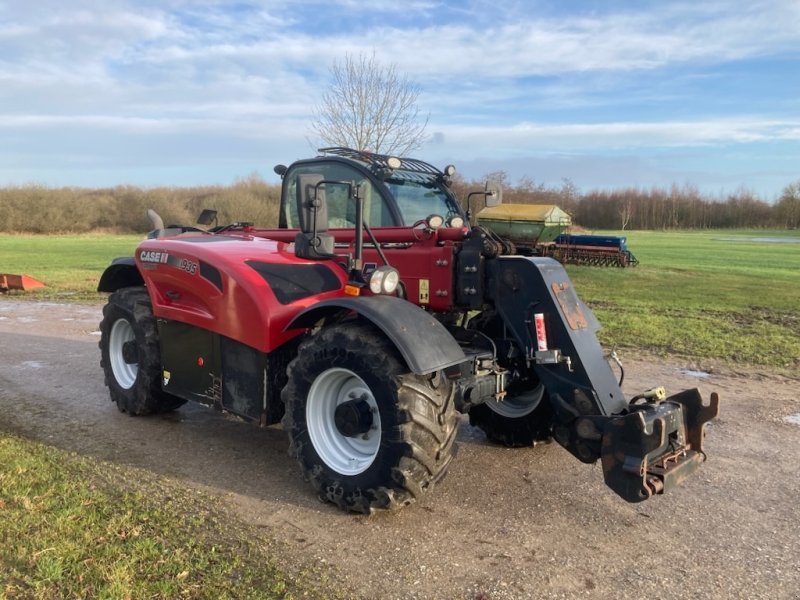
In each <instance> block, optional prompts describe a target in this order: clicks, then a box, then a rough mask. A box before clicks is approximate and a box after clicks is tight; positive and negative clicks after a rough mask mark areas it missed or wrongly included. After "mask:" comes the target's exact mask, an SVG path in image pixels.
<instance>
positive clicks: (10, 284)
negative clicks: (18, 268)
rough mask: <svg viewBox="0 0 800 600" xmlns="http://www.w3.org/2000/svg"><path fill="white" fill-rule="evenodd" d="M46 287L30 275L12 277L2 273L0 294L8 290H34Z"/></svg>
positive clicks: (0, 275) (9, 274)
mask: <svg viewBox="0 0 800 600" xmlns="http://www.w3.org/2000/svg"><path fill="white" fill-rule="evenodd" d="M43 287H45V285H44V284H43V283H42V282H41V281H39V280H38V279H34V278H33V277H29V276H28V275H12V274H11V273H0V292H7V291H8V290H23V291H28V290H33V289H36V288H43Z"/></svg>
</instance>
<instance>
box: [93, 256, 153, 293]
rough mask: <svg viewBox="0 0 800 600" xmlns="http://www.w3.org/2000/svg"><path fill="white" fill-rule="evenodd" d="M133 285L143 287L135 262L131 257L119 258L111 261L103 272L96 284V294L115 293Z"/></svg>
mask: <svg viewBox="0 0 800 600" xmlns="http://www.w3.org/2000/svg"><path fill="white" fill-rule="evenodd" d="M134 285H144V279H142V275H141V273H139V269H138V268H137V267H136V261H135V260H134V258H133V257H132V256H120V257H119V258H115V259H114V260H112V261H111V264H110V265H109V266H108V267H106V270H105V271H103V275H102V276H101V277H100V282H99V283H98V284H97V291H98V292H116V291H117V290H118V289H120V288H124V287H130V286H134Z"/></svg>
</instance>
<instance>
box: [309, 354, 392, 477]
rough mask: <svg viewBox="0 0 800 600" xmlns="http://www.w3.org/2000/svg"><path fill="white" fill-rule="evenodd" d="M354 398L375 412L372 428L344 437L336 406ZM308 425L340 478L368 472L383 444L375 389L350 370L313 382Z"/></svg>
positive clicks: (318, 448)
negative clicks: (337, 418) (337, 424)
mask: <svg viewBox="0 0 800 600" xmlns="http://www.w3.org/2000/svg"><path fill="white" fill-rule="evenodd" d="M355 398H361V399H363V400H364V401H365V402H366V403H367V404H368V405H369V407H370V410H371V411H372V427H371V428H370V430H369V431H368V432H366V433H364V434H360V435H357V436H354V437H347V436H345V435H343V434H342V433H341V432H340V431H339V429H338V428H337V426H336V423H335V419H334V415H335V413H336V407H337V406H339V405H340V404H343V403H345V402H348V401H351V400H353V399H355ZM306 423H307V424H308V434H309V436H310V437H311V443H312V444H313V445H314V449H315V450H316V451H317V454H318V455H319V457H320V458H321V459H322V461H323V462H324V463H325V464H326V465H328V466H329V467H330V468H331V469H333V470H334V471H336V472H337V473H340V474H341V475H358V474H359V473H363V472H364V471H366V470H367V469H368V468H369V466H370V465H371V464H372V462H373V461H374V460H375V457H376V456H377V455H378V450H379V448H380V445H381V418H380V413H379V412H378V403H377V402H376V401H375V397H374V396H373V395H372V390H370V389H369V386H368V385H367V384H366V383H364V380H363V379H361V378H360V377H359V376H358V375H356V374H355V373H353V372H352V371H350V370H348V369H341V368H333V369H328V370H327V371H323V372H322V373H320V375H319V376H318V377H317V378H316V379H315V380H314V383H313V384H312V385H311V390H310V391H309V392H308V400H307V401H306Z"/></svg>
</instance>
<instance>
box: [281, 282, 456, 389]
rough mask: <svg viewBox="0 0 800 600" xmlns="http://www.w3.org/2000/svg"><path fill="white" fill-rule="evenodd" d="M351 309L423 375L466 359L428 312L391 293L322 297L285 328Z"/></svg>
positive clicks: (412, 367) (300, 326) (312, 322)
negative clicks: (383, 336) (384, 336)
mask: <svg viewBox="0 0 800 600" xmlns="http://www.w3.org/2000/svg"><path fill="white" fill-rule="evenodd" d="M342 312H347V313H349V312H354V313H357V314H358V315H359V316H361V317H363V318H365V319H367V320H368V321H369V322H370V323H372V324H373V325H375V326H376V327H378V328H379V329H380V330H381V331H382V332H383V333H384V334H386V337H388V338H389V339H390V340H391V341H392V343H393V344H394V345H395V346H396V347H397V349H398V350H399V351H400V354H401V355H402V356H403V359H405V361H406V364H408V367H409V369H411V371H413V372H414V373H417V374H419V375H426V374H428V373H433V372H434V371H439V370H441V369H446V368H447V367H452V366H453V365H457V364H459V363H462V362H464V361H466V360H467V357H466V356H465V355H464V351H463V350H462V349H461V346H459V345H458V342H456V340H455V338H453V336H452V335H451V334H450V332H449V331H448V330H447V329H446V328H445V327H444V325H442V324H441V323H440V322H439V321H437V320H436V319H435V318H434V317H433V316H432V315H431V314H429V313H427V312H426V311H424V310H422V309H421V308H419V307H418V306H416V305H415V304H411V303H410V302H408V301H406V300H402V299H400V298H396V297H394V296H365V297H358V298H334V299H331V300H324V301H322V302H319V303H317V304H315V305H314V306H312V307H310V308H307V309H306V310H304V311H303V312H301V313H300V314H299V315H297V316H296V317H295V318H294V319H293V320H292V322H291V323H289V325H288V326H287V327H286V329H287V330H288V329H297V328H308V327H312V326H313V325H314V324H315V323H317V322H318V321H319V320H320V319H324V318H326V317H330V316H332V315H335V314H337V313H342Z"/></svg>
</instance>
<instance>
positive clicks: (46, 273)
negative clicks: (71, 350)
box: [0, 234, 144, 302]
mask: <svg viewBox="0 0 800 600" xmlns="http://www.w3.org/2000/svg"><path fill="white" fill-rule="evenodd" d="M143 238H144V236H143V235H101V234H86V235H28V234H26V235H8V234H3V235H0V273H16V274H25V275H30V276H31V277H34V278H36V279H38V280H40V281H42V282H44V283H46V284H47V288H45V289H43V290H36V292H35V293H33V294H26V295H25V296H26V297H28V296H30V297H31V298H36V299H40V300H62V301H72V302H79V301H80V302H85V301H95V302H99V301H101V300H103V299H104V296H101V295H99V294H98V293H97V282H98V281H99V280H100V275H101V274H102V272H103V269H105V268H106V267H107V266H108V265H109V264H110V263H111V260H112V259H113V258H115V257H117V256H133V251H134V250H135V248H136V245H137V244H138V243H139V242H140V241H141V240H142V239H143Z"/></svg>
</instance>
